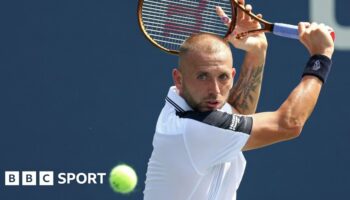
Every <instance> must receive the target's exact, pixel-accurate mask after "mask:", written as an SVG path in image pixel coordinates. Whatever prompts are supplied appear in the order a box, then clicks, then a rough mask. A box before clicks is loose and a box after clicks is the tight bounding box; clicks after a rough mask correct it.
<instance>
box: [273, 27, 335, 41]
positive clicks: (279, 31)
mask: <svg viewBox="0 0 350 200" xmlns="http://www.w3.org/2000/svg"><path fill="white" fill-rule="evenodd" d="M272 32H273V34H275V35H278V36H282V37H287V38H292V39H299V32H298V26H295V25H290V24H284V23H274V24H273V30H272ZM330 35H331V36H332V39H333V41H334V39H335V33H334V31H330Z"/></svg>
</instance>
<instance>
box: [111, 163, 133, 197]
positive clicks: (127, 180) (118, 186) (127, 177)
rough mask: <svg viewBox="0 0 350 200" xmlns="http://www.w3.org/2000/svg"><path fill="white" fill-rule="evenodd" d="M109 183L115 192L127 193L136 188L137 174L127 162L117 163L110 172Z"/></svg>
mask: <svg viewBox="0 0 350 200" xmlns="http://www.w3.org/2000/svg"><path fill="white" fill-rule="evenodd" d="M109 184H110V185H111V187H112V189H113V190H114V191H115V192H119V193H122V194H127V193H130V192H132V191H133V190H134V189H135V187H136V184H137V175H136V173H135V171H134V169H133V168H131V167H130V166H128V165H126V164H121V165H117V166H115V167H114V168H113V169H112V170H111V172H110V174H109Z"/></svg>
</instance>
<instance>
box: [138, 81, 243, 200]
mask: <svg viewBox="0 0 350 200" xmlns="http://www.w3.org/2000/svg"><path fill="white" fill-rule="evenodd" d="M191 110H192V109H191V108H190V106H189V105H188V104H187V103H186V101H185V100H184V99H183V98H182V97H181V96H179V95H178V93H177V90H176V88H175V87H174V86H173V87H171V88H170V90H169V92H168V95H167V98H166V103H165V106H164V108H163V109H162V111H161V113H160V116H159V118H158V122H157V126H156V131H155V135H154V138H153V152H152V155H151V158H150V160H149V163H148V169H147V173H146V182H145V184H146V186H145V190H144V200H235V199H236V190H237V189H238V187H239V184H240V182H241V180H242V177H243V173H244V170H245V165H246V160H245V158H244V156H243V154H242V151H241V149H242V148H243V146H244V145H245V143H246V142H247V139H248V138H249V135H248V134H246V133H243V132H237V131H234V129H235V125H236V124H237V120H239V119H238V118H235V117H233V118H232V117H231V119H230V122H229V123H230V127H229V128H222V127H220V126H221V125H220V124H222V123H225V122H221V121H220V119H210V120H216V121H218V122H219V123H212V124H215V125H210V123H208V122H203V121H205V120H203V119H201V118H200V117H199V119H197V118H198V117H197V118H196V117H192V118H191V117H186V116H185V114H184V115H182V113H186V112H187V111H191ZM193 112H194V111H193ZM218 113H219V114H225V115H228V114H232V110H231V106H230V105H229V104H227V103H226V104H225V105H224V107H223V108H222V109H220V110H219V112H218ZM184 116H185V117H184ZM230 116H234V115H230ZM193 118H195V119H193ZM217 124H219V125H217Z"/></svg>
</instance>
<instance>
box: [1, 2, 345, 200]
mask: <svg viewBox="0 0 350 200" xmlns="http://www.w3.org/2000/svg"><path fill="white" fill-rule="evenodd" d="M247 2H248V3H251V4H252V5H253V12H255V13H263V15H264V18H266V19H267V20H270V21H278V22H287V23H292V24H297V23H298V22H299V21H317V22H326V23H327V24H328V25H330V26H332V27H334V28H336V33H337V38H336V42H337V50H336V51H335V53H334V56H333V70H332V73H331V74H330V77H329V79H328V82H327V84H326V85H325V86H324V87H323V89H322V90H323V91H322V94H321V96H320V99H319V101H318V104H317V106H316V109H315V111H314V113H313V114H312V116H311V118H310V119H309V121H308V122H307V124H306V126H305V128H304V130H303V133H302V135H301V136H300V137H299V138H297V139H295V140H292V141H289V142H284V143H280V144H276V145H273V146H270V147H267V148H264V149H260V150H254V151H250V152H246V153H245V156H246V159H247V162H248V163H247V169H246V172H245V176H244V178H243V181H242V184H241V187H240V189H239V191H238V199H241V200H243V199H262V200H263V199H268V200H280V199H283V200H295V199H300V200H304V199H305V200H306V199H318V200H329V199H347V198H348V197H347V196H349V194H348V189H349V185H350V172H349V169H350V156H349V155H348V153H349V152H350V145H349V143H350V135H349V134H350V130H349V127H348V124H347V123H349V122H348V121H349V115H350V106H349V105H348V99H349V97H350V94H349V92H350V80H349V74H350V68H349V61H348V60H349V57H350V42H349V41H350V17H349V13H348V8H349V7H350V2H349V1H346V0H307V1H304V0H296V1H273V0H264V1H258V0H249V1H247ZM136 10H137V1H136V0H123V1H116V0H114V1H111V0H70V1H67V0H60V1H54V0H51V1H50V0H32V1H25V0H13V1H1V2H0V199H2V200H14V199H16V200H19V199H51V200H55V199H65V200H70V199H84V200H93V199H104V200H108V199H110V200H112V199H116V200H140V199H142V197H143V195H142V191H143V189H144V181H145V173H146V168H147V162H148V159H149V157H150V154H151V151H152V139H153V133H154V128H155V123H156V120H157V117H158V114H159V112H160V110H161V108H162V107H163V105H164V98H165V95H166V94H167V91H168V88H169V86H171V85H172V79H171V70H172V69H173V68H174V67H176V65H177V63H176V60H177V58H176V57H175V56H172V55H168V54H166V53H163V52H161V51H160V50H158V49H157V48H155V47H153V45H151V44H150V43H149V42H148V41H147V40H146V39H145V37H144V36H143V34H142V33H141V31H140V30H139V27H138V23H137V16H136ZM268 41H269V49H268V55H267V61H266V67H265V74H264V81H263V88H262V95H261V98H260V102H259V107H258V111H271V110H274V109H276V108H278V107H279V105H280V104H281V103H282V102H283V101H284V99H285V98H286V97H287V96H288V94H289V93H290V91H291V90H292V89H293V88H294V86H296V84H297V83H298V82H299V80H300V75H301V73H302V71H303V67H304V65H305V63H306V61H307V59H308V57H309V55H308V52H307V51H306V49H305V48H304V47H303V45H301V44H300V42H298V41H297V40H291V39H286V38H280V37H276V36H273V35H268ZM234 55H235V61H234V62H235V66H236V67H237V68H238V69H239V66H240V64H241V60H242V57H243V55H244V54H243V52H241V51H239V50H234ZM119 163H128V164H130V165H131V166H133V167H134V168H135V169H136V171H137V174H138V176H139V183H138V185H137V188H136V190H135V192H133V193H131V194H129V195H127V196H122V195H120V194H116V193H114V192H113V191H112V190H111V189H110V187H109V185H108V179H107V178H105V181H104V184H102V185H79V184H76V183H75V184H70V185H57V184H56V185H55V186H53V187H39V186H34V187H28V186H27V187H24V186H19V187H8V186H4V180H5V179H4V172H5V171H31V170H33V171H54V172H55V173H59V172H73V173H79V172H84V173H88V172H105V173H107V174H108V173H109V171H110V170H111V169H112V168H113V167H114V166H115V165H117V164H119Z"/></svg>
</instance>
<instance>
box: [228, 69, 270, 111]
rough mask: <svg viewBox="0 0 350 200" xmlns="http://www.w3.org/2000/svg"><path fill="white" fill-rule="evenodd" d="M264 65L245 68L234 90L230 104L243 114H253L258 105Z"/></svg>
mask: <svg viewBox="0 0 350 200" xmlns="http://www.w3.org/2000/svg"><path fill="white" fill-rule="evenodd" d="M263 71H264V65H261V66H259V67H252V68H248V69H247V68H244V69H242V71H241V74H240V77H239V79H238V81H237V83H236V84H235V85H234V87H233V88H232V91H231V94H230V98H229V103H230V104H231V105H232V106H233V107H235V108H236V109H237V110H238V111H240V113H242V114H252V113H254V112H255V109H256V106H257V104H258V100H259V95H260V89H261V82H262V76H263Z"/></svg>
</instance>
